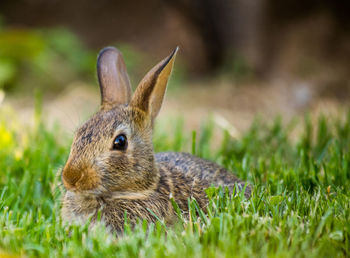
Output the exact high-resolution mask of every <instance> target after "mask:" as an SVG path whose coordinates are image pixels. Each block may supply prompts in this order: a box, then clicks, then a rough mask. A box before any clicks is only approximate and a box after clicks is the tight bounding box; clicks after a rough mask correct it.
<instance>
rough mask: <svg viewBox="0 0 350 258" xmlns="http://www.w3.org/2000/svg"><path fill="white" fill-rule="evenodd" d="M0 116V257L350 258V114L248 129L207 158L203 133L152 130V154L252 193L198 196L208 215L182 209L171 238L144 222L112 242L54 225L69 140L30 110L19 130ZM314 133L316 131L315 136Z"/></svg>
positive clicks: (208, 140)
mask: <svg viewBox="0 0 350 258" xmlns="http://www.w3.org/2000/svg"><path fill="white" fill-rule="evenodd" d="M14 117H15V115H14V114H12V113H11V112H10V111H1V112H0V146H1V147H0V160H1V162H0V256H1V254H13V255H23V256H44V257H55V256H68V257H110V256H118V257H136V256H141V257H163V256H169V257H201V256H204V257H251V256H259V257H261V256H263V257H264V256H270V257H346V256H349V255H350V221H349V219H350V207H349V206H350V197H349V196H350V190H349V189H350V153H349V148H350V113H349V115H348V116H347V119H345V120H344V121H340V120H337V119H334V120H331V119H330V120H326V119H324V118H320V119H319V122H318V124H317V126H315V128H314V126H312V124H311V122H310V121H309V119H308V118H307V117H306V119H305V121H299V122H298V123H299V124H300V123H302V124H303V126H304V130H303V133H302V134H301V135H299V136H298V137H297V140H296V141H295V140H293V141H291V140H290V137H289V135H290V133H291V131H292V130H293V125H291V126H289V127H288V126H287V127H283V126H282V125H281V122H280V121H279V120H278V119H277V120H276V122H275V123H273V124H271V125H266V124H264V123H262V122H259V121H257V122H256V123H254V124H253V125H252V127H251V129H250V130H249V131H248V132H247V133H245V134H244V135H243V136H242V137H241V139H239V140H233V139H230V138H229V137H228V136H227V137H225V138H224V139H223V141H222V143H221V145H220V144H217V143H215V146H220V147H219V148H216V149H213V147H211V144H212V143H213V141H215V140H216V139H215V138H214V136H213V135H212V128H213V124H212V123H210V122H207V123H206V124H204V125H203V129H202V131H200V132H197V134H195V133H192V132H186V131H183V129H182V126H181V121H179V122H178V123H177V126H175V128H174V130H173V131H170V132H169V131H167V132H165V130H162V129H161V128H160V127H158V128H157V130H156V133H155V137H154V142H155V150H156V151H164V150H176V151H178V150H184V151H189V152H195V154H196V155H198V156H201V157H204V158H207V159H211V160H214V161H216V162H218V163H220V164H221V165H223V166H224V167H226V168H228V169H230V170H232V171H234V172H235V173H237V174H238V176H239V177H241V178H243V179H246V180H248V181H249V182H250V183H251V184H252V185H254V191H253V195H252V197H251V198H250V199H249V200H246V199H244V197H243V196H241V195H237V196H230V195H229V194H228V193H225V192H224V191H222V190H219V189H208V190H207V192H208V195H209V197H210V206H209V209H208V211H209V212H208V214H206V215H205V214H203V213H202V212H201V211H199V210H198V209H197V208H196V203H195V201H193V200H191V201H189V205H190V208H191V218H190V220H188V221H185V220H184V219H183V218H181V213H179V223H178V225H176V226H175V227H173V228H169V227H166V226H165V225H164V224H163V223H162V221H159V222H158V223H157V224H152V225H147V223H146V222H145V221H140V224H139V225H138V226H137V227H136V228H135V229H134V230H131V229H130V227H129V226H128V225H126V226H125V227H126V233H125V235H124V236H123V237H121V238H119V239H116V238H115V237H113V236H110V235H109V234H107V233H106V231H105V229H104V228H103V226H100V227H97V228H96V230H95V231H93V232H88V229H87V228H88V227H87V226H69V227H66V226H64V225H62V223H61V219H60V216H59V214H60V194H61V190H60V187H59V184H60V178H59V177H58V173H57V172H58V171H59V169H60V168H61V167H62V166H63V164H64V162H65V159H66V157H67V155H68V151H69V141H70V140H69V138H68V137H64V136H62V135H64V134H62V132H61V131H60V130H59V128H55V129H51V130H48V129H47V128H46V127H45V126H44V125H43V123H42V122H41V119H40V110H39V109H38V110H37V113H36V117H35V118H34V119H35V123H34V126H32V127H26V126H24V125H22V124H21V123H19V122H18V121H16V119H15V118H14ZM316 128H317V129H316Z"/></svg>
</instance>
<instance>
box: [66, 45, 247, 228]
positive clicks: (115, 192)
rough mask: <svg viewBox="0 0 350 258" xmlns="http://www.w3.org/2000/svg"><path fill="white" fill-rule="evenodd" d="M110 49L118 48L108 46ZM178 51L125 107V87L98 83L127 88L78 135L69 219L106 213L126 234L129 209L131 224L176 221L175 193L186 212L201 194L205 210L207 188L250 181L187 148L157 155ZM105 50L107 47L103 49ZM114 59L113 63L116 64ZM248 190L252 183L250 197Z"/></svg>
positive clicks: (69, 169)
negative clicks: (121, 145) (157, 127)
mask: <svg viewBox="0 0 350 258" xmlns="http://www.w3.org/2000/svg"><path fill="white" fill-rule="evenodd" d="M109 51H111V52H112V53H117V52H114V51H113V50H111V49H110V48H109ZM176 52H177V49H176V50H175V51H174V52H173V53H172V54H171V55H170V56H169V57H167V58H165V59H164V60H163V61H161V62H160V63H159V64H158V65H157V66H155V68H153V69H152V70H151V71H150V72H149V73H148V74H147V75H146V76H145V78H144V79H143V80H142V81H141V83H140V84H139V86H138V88H137V89H136V91H135V94H134V96H133V97H132V98H131V100H130V103H125V104H120V101H121V100H123V101H125V100H127V99H129V97H127V94H125V91H128V89H125V87H128V86H125V85H126V84H123V85H124V86H122V87H121V85H116V84H113V83H112V84H108V83H107V84H106V83H105V84H104V85H101V84H100V87H107V88H106V89H104V92H114V93H116V92H117V93H118V92H119V91H122V92H124V93H122V95H123V96H122V97H120V98H115V100H116V103H115V104H114V105H110V103H111V102H110V101H109V102H108V103H109V104H108V105H106V104H105V103H104V101H103V100H102V104H101V110H100V111H99V112H97V113H96V114H95V115H94V116H92V117H91V118H90V119H89V120H88V121H87V122H86V123H85V124H84V125H82V126H81V127H80V128H79V129H78V131H77V133H76V135H75V138H74V141H73V144H72V147H71V152H70V155H69V158H68V160H67V163H66V165H65V166H64V169H63V171H62V181H63V184H64V186H65V188H66V190H67V191H66V193H65V195H64V197H63V207H62V211H61V213H62V218H63V220H64V221H67V222H69V223H71V222H73V221H77V222H81V223H85V222H86V221H87V220H88V219H89V218H91V221H92V225H93V224H94V223H95V221H96V219H97V214H98V212H99V211H100V213H101V216H102V221H103V222H104V223H105V224H106V225H107V226H108V227H109V228H110V229H111V230H112V231H115V232H122V231H123V226H124V223H125V221H124V218H125V214H126V216H127V219H128V221H129V222H130V223H131V224H132V225H134V224H135V223H136V222H137V220H138V219H146V220H148V221H149V222H155V221H156V220H157V218H159V219H162V220H164V221H165V222H166V223H168V224H171V223H172V222H173V221H174V219H175V217H176V216H175V212H174V210H173V207H172V203H171V199H172V198H174V200H175V201H176V202H177V204H178V205H179V207H180V208H181V209H182V211H183V212H184V213H185V214H186V213H187V211H188V199H189V198H194V199H196V200H197V202H198V203H199V205H200V207H201V208H202V209H203V210H204V211H205V210H206V205H207V202H208V200H207V197H206V194H205V192H204V189H205V188H208V187H209V186H211V185H214V186H227V187H228V188H229V189H230V191H233V189H234V187H235V185H237V186H238V187H240V188H241V189H243V187H244V186H245V183H244V182H243V181H241V180H239V179H238V178H237V177H236V176H235V175H234V174H232V173H231V172H229V171H227V170H225V169H224V168H222V167H220V166H218V165H217V164H215V163H212V162H210V161H206V160H203V159H200V158H198V157H194V156H192V155H190V154H187V153H172V152H166V153H157V154H154V152H153V146H152V125H153V121H154V118H155V117H156V115H157V114H158V112H159V109H160V106H161V103H162V101H163V97H164V93H165V89H166V84H167V81H168V78H169V76H170V73H171V70H172V66H173V63H174V59H175V56H176ZM103 53H106V51H105V50H102V54H103ZM117 58H121V56H120V55H118V57H117ZM99 60H101V59H100V58H99ZM110 61H111V62H108V63H109V64H110V65H115V62H112V61H113V60H110ZM120 62H121V61H120ZM98 69H99V66H98ZM108 69H109V70H113V69H112V68H108ZM98 72H100V71H98ZM111 80H112V81H113V80H114V79H113V77H111ZM100 83H101V82H100ZM109 87H116V89H109ZM101 92H102V90H101ZM102 94H103V93H102ZM105 97H106V96H103V97H102V99H104V98H105ZM113 98H114V97H113ZM108 99H109V100H110V99H111V98H108ZM119 134H124V135H125V136H126V137H127V140H128V146H127V148H126V149H125V150H113V149H112V146H113V141H114V139H115V137H116V136H117V135H119ZM250 191H251V189H250V186H247V187H246V190H245V195H246V197H249V196H250Z"/></svg>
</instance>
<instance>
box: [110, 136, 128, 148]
mask: <svg viewBox="0 0 350 258" xmlns="http://www.w3.org/2000/svg"><path fill="white" fill-rule="evenodd" d="M126 147H128V141H127V139H126V136H125V135H124V134H119V135H118V136H117V137H115V139H114V142H113V150H125V149H126Z"/></svg>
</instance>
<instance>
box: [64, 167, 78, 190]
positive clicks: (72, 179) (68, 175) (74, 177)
mask: <svg viewBox="0 0 350 258" xmlns="http://www.w3.org/2000/svg"><path fill="white" fill-rule="evenodd" d="M82 175H83V173H82V170H81V169H79V168H77V167H75V166H71V165H69V163H67V164H66V165H65V167H64V169H63V172H62V179H63V183H64V185H65V186H66V187H74V186H75V184H76V183H77V182H78V181H79V179H80V178H81V177H82Z"/></svg>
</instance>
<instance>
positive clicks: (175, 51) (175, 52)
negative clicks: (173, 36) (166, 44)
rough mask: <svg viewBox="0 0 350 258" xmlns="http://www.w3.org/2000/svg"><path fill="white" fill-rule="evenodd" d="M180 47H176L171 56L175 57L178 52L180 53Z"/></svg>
mask: <svg viewBox="0 0 350 258" xmlns="http://www.w3.org/2000/svg"><path fill="white" fill-rule="evenodd" d="M179 49H180V47H179V46H176V47H175V49H174V50H173V52H172V53H171V55H170V56H174V55H176V54H177V52H178V51H179Z"/></svg>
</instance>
